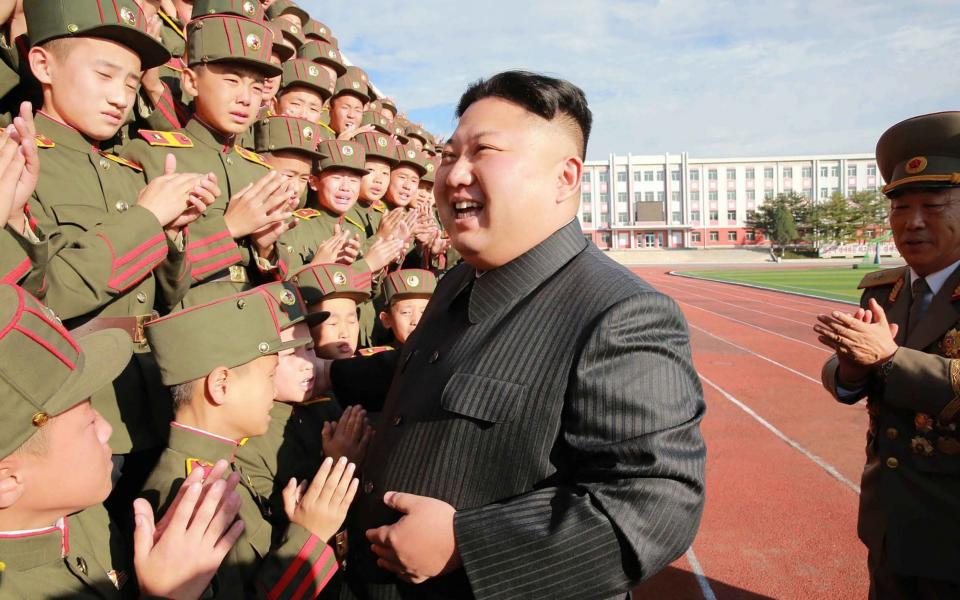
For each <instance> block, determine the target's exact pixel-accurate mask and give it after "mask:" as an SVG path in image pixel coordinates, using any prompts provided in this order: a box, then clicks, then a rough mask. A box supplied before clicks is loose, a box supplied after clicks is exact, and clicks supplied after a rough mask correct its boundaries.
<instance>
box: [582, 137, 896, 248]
mask: <svg viewBox="0 0 960 600" xmlns="http://www.w3.org/2000/svg"><path fill="white" fill-rule="evenodd" d="M881 187H883V182H882V180H881V178H880V175H879V173H878V172H877V163H876V159H875V158H874V155H873V154H836V155H817V156H771V157H748V158H691V157H689V156H688V155H687V154H686V153H682V154H664V155H654V156H637V155H632V154H631V155H627V156H614V155H610V157H609V159H608V160H606V161H587V162H586V164H585V167H584V176H583V186H582V190H581V203H580V204H581V206H580V215H579V216H580V224H581V226H582V227H583V231H584V234H585V235H586V237H588V238H590V239H591V240H593V242H594V243H595V244H596V245H597V246H599V247H600V248H604V249H617V250H621V249H643V248H724V247H725V248H735V247H744V246H753V245H757V244H762V243H764V239H763V237H762V235H761V234H759V233H755V232H753V231H751V230H749V229H748V228H747V227H746V219H747V215H748V213H749V212H750V211H752V210H755V209H757V208H758V207H759V206H761V205H762V204H763V202H764V201H765V200H766V199H768V198H773V197H775V196H776V195H777V194H780V193H783V192H790V191H793V192H796V193H798V194H802V195H805V196H807V197H809V198H815V199H817V200H818V201H823V200H826V199H829V198H830V197H831V196H832V195H833V194H834V193H835V192H841V193H842V194H844V195H850V194H852V193H854V192H861V191H866V190H869V191H878V190H879V189H880V188H881Z"/></svg>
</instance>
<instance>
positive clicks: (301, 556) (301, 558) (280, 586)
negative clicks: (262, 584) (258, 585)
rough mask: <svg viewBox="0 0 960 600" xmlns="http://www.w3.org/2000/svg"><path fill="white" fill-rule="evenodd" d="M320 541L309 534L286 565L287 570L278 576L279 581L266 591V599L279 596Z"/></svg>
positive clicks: (273, 598) (272, 599) (269, 599)
mask: <svg viewBox="0 0 960 600" xmlns="http://www.w3.org/2000/svg"><path fill="white" fill-rule="evenodd" d="M319 541H320V538H318V537H317V536H315V535H311V536H310V538H309V539H307V541H306V542H304V544H303V546H302V547H301V548H300V551H299V552H297V557H296V558H295V559H293V562H292V563H290V566H289V567H287V570H286V571H284V572H283V576H282V577H280V581H278V582H277V584H276V585H275V586H273V588H272V589H271V590H270V591H269V592H268V593H267V599H268V600H275V599H276V598H279V597H280V595H281V594H282V593H283V592H284V590H286V589H287V586H288V585H290V582H291V581H293V578H294V576H295V575H296V574H297V571H299V570H300V567H301V566H303V563H305V562H306V561H307V558H308V557H309V556H310V553H311V552H312V551H313V549H314V547H316V545H317V543H318V542H319Z"/></svg>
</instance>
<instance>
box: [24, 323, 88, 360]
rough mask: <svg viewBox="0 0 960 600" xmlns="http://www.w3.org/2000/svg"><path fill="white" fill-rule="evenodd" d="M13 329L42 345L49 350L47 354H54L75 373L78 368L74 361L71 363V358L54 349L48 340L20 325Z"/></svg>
mask: <svg viewBox="0 0 960 600" xmlns="http://www.w3.org/2000/svg"><path fill="white" fill-rule="evenodd" d="M13 328H14V329H15V330H16V331H19V332H20V333H22V334H23V335H25V336H27V337H28V338H30V339H31V340H33V341H35V342H36V343H38V344H40V345H41V346H43V347H44V348H46V349H47V352H49V353H50V354H52V355H54V356H56V357H57V358H59V359H60V362H62V363H63V364H65V365H67V368H69V369H70V370H71V371H73V370H74V369H76V368H77V367H76V365H75V364H74V363H73V361H71V360H70V359H69V358H67V357H66V356H64V355H63V353H62V352H60V351H59V350H57V349H56V348H54V347H53V345H52V344H51V343H50V342H48V341H47V340H45V339H43V338H42V337H40V336H38V335H37V334H35V333H33V332H32V331H30V330H29V329H24V328H23V327H20V325H14V327H13Z"/></svg>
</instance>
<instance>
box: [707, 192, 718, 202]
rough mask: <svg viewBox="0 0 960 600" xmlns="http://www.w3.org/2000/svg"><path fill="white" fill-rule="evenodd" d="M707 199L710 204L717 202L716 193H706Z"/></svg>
mask: <svg viewBox="0 0 960 600" xmlns="http://www.w3.org/2000/svg"><path fill="white" fill-rule="evenodd" d="M707 198H708V199H709V200H710V201H711V202H716V201H717V193H716V192H708V193H707Z"/></svg>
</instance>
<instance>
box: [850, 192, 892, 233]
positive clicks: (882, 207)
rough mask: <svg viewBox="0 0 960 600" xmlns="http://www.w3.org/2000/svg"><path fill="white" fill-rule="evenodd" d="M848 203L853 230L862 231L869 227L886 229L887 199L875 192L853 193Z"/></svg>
mask: <svg viewBox="0 0 960 600" xmlns="http://www.w3.org/2000/svg"><path fill="white" fill-rule="evenodd" d="M848 200H849V202H850V212H851V215H850V221H851V224H852V225H853V227H854V229H859V230H864V229H868V228H870V227H880V228H883V227H886V226H887V218H888V214H889V213H888V210H889V204H888V202H887V199H886V198H885V197H883V196H882V195H880V194H878V193H877V192H875V191H866V190H865V191H862V192H855V193H854V194H852V195H851V196H850V198H849V199H848Z"/></svg>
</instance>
